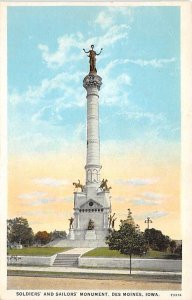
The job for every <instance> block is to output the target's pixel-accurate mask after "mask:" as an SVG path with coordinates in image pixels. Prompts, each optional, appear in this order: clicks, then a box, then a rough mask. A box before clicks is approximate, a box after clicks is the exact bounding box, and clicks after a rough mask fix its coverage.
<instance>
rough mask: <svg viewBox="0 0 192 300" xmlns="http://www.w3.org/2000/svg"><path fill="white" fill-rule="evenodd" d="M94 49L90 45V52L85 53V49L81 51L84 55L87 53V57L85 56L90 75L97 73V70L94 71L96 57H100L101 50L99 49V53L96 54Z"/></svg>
mask: <svg viewBox="0 0 192 300" xmlns="http://www.w3.org/2000/svg"><path fill="white" fill-rule="evenodd" d="M93 49H94V45H91V50H89V51H86V50H85V49H83V51H84V52H85V53H89V55H87V56H88V57H89V64H90V73H97V69H96V56H97V55H100V54H101V52H102V50H103V48H101V50H100V52H99V53H97V52H96V51H95V50H93Z"/></svg>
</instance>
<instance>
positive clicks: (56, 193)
mask: <svg viewBox="0 0 192 300" xmlns="http://www.w3.org/2000/svg"><path fill="white" fill-rule="evenodd" d="M144 151H145V150H144ZM84 154H85V153H84V152H83V153H80V152H79V153H75V152H74V153H71V154H67V153H64V154H61V153H60V154H59V153H55V154H54V153H52V154H47V155H45V154H44V155H43V154H42V155H41V154H39V155H28V156H27V155H25V156H21V155H20V156H11V157H10V159H9V183H8V186H9V188H8V190H9V192H8V194H9V202H8V217H9V218H14V217H16V216H17V217H19V216H23V217H25V218H27V219H28V221H29V224H30V226H31V227H32V228H33V230H34V232H37V231H39V230H47V231H48V232H50V231H53V230H55V229H57V230H68V225H69V221H68V219H69V218H70V217H71V216H72V214H73V191H74V188H73V185H72V183H73V182H76V181H77V179H80V180H81V182H82V183H84V179H85V171H84V165H85V164H84V161H85V159H84V157H85V155H84ZM142 157H145V159H142ZM101 161H102V169H101V179H102V178H107V179H108V181H109V185H110V186H112V190H111V197H112V198H111V203H112V211H113V212H115V213H116V217H117V220H116V226H115V227H116V228H118V225H119V221H120V220H121V219H125V218H126V215H127V209H128V208H130V209H131V211H132V213H133V217H134V219H135V222H136V223H138V224H139V225H140V228H141V230H142V231H143V230H144V229H145V228H146V224H145V223H144V220H145V218H146V217H147V216H148V215H149V216H151V219H152V220H153V224H151V225H150V226H151V227H154V228H156V229H158V230H161V231H162V232H163V233H164V234H166V235H169V236H170V237H171V238H172V239H181V221H180V196H179V195H180V188H179V182H180V169H179V166H178V163H176V162H174V159H173V161H169V163H168V162H167V159H159V160H157V159H153V158H152V157H151V156H150V155H148V156H147V154H146V155H145V153H144V152H142V153H141V152H139V151H132V152H129V153H127V155H121V156H120V155H117V154H116V155H115V154H114V153H111V154H110V155H106V154H104V155H102V159H101Z"/></svg>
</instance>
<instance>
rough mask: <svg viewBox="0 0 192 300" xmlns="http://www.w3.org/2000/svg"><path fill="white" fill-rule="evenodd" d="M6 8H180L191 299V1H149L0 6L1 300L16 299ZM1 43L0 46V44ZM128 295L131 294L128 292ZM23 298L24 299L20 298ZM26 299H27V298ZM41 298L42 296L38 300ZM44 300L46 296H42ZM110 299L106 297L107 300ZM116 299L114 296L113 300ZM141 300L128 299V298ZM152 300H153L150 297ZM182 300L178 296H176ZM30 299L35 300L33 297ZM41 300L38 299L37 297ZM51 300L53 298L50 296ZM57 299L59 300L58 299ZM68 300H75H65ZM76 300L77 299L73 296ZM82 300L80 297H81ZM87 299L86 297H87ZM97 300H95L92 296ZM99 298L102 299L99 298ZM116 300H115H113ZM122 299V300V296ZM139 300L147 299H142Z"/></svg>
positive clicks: (186, 283) (186, 277)
mask: <svg viewBox="0 0 192 300" xmlns="http://www.w3.org/2000/svg"><path fill="white" fill-rule="evenodd" d="M8 6H114V7H115V6H179V7H180V9H181V69H182V73H181V99H182V102H181V103H182V109H181V110H182V124H181V128H182V160H181V162H182V180H181V183H182V190H181V204H182V224H183V227H182V234H183V235H182V236H183V241H184V243H183V245H184V248H183V256H184V258H183V284H182V288H183V291H182V293H183V296H182V299H183V300H190V299H192V285H191V282H192V276H191V275H192V258H191V256H192V253H191V252H192V251H191V247H190V246H191V243H189V241H190V238H191V236H190V231H191V225H192V222H191V218H192V188H191V186H192V142H191V140H192V139H191V133H192V93H191V86H192V34H191V28H192V19H191V15H192V14H191V8H192V6H191V3H190V1H184V0H182V1H160V2H159V1H151V2H145V1H144V2H142V1H138V2H119V1H118V2H100V1H99V2H78V1H76V2H57V3H54V2H44V1H43V2H7V3H0V45H1V46H0V51H1V52H0V101H1V106H0V134H1V145H0V156H1V161H0V169H1V170H0V171H1V177H0V180H1V182H0V184H1V186H0V189H1V218H0V229H1V234H0V243H1V245H0V249H1V257H0V264H1V265H0V268H1V285H0V286H1V291H0V292H1V297H0V298H1V299H10V300H13V299H18V297H15V291H12V290H11V291H10V290H8V291H7V290H6V234H5V233H6V212H7V109H6V103H7V68H6V53H7V48H6V45H7V43H6V41H7V36H6V33H7V30H6V22H7V18H6V8H7V7H8ZM2 41H3V43H2ZM130 292H131V291H130ZM160 294H161V296H160V297H158V299H162V300H167V299H169V298H171V299H173V298H175V297H170V294H171V291H166V292H165V291H164V292H163V291H161V292H160ZM19 298H22V299H23V298H26V297H19ZM27 298H28V299H29V298H30V297H27ZM41 298H42V297H41ZM43 298H44V297H43ZM45 298H46V299H47V298H49V297H45ZM110 298H111V297H107V299H110ZM114 298H116V297H113V299H114ZM135 298H136V299H140V298H139V297H129V299H135ZM150 298H153V297H150ZM176 298H177V299H178V298H179V299H181V297H176ZM33 299H35V298H34V297H33ZM39 299H40V298H39ZM52 299H54V297H52ZM57 299H61V298H59V297H57ZM67 299H74V298H73V297H67ZM76 299H77V297H76ZM81 299H82V297H81ZM86 299H89V297H86ZM94 299H96V297H94ZM99 299H103V297H100V298H99ZM116 299H117V298H116ZM118 299H119V297H118ZM124 299H125V297H124ZM141 299H149V297H147V298H145V297H142V298H141Z"/></svg>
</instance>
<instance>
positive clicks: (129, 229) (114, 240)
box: [107, 209, 147, 274]
mask: <svg viewBox="0 0 192 300" xmlns="http://www.w3.org/2000/svg"><path fill="white" fill-rule="evenodd" d="M120 222H121V224H120V227H119V230H113V231H111V232H110V234H109V236H108V237H107V244H108V245H109V249H111V250H118V251H119V252H120V253H122V254H125V255H129V259H130V274H131V268H132V266H131V258H132V255H142V254H143V253H144V252H146V250H147V246H146V241H145V238H144V235H143V233H142V232H141V231H140V229H139V226H138V225H135V222H134V220H133V217H132V213H131V211H130V209H128V216H127V219H126V220H121V221H120Z"/></svg>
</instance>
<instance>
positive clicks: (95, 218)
mask: <svg viewBox="0 0 192 300" xmlns="http://www.w3.org/2000/svg"><path fill="white" fill-rule="evenodd" d="M83 50H84V52H85V53H87V54H88V57H89V64H90V71H89V74H88V75H87V76H85V78H84V80H83V87H84V88H85V89H86V91H87V158H86V165H85V172H86V183H85V185H84V184H81V182H80V180H79V179H78V182H73V185H74V188H75V190H74V214H73V216H72V217H71V218H70V219H69V234H68V238H67V240H63V241H60V242H59V246H61V244H62V245H65V246H76V247H101V246H106V244H105V240H106V236H107V235H108V234H109V229H110V228H114V222H115V220H116V219H115V214H112V212H111V200H110V199H111V196H110V189H111V186H109V185H108V180H107V179H102V180H101V177H100V170H101V164H100V136H99V90H100V87H101V85H102V78H101V77H100V76H99V75H97V69H96V56H97V55H99V54H100V53H101V52H102V50H103V49H101V50H100V52H99V53H97V52H96V51H95V50H94V45H91V49H90V50H89V51H86V50H85V49H83ZM57 246H58V244H57Z"/></svg>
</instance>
